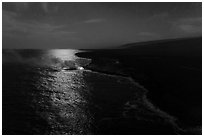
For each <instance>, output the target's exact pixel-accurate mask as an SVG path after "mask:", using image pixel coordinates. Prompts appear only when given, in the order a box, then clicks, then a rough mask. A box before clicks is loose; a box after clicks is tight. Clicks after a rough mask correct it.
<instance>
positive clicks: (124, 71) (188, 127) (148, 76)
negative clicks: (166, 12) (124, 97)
mask: <svg viewBox="0 0 204 137" xmlns="http://www.w3.org/2000/svg"><path fill="white" fill-rule="evenodd" d="M76 55H77V56H79V57H83V58H90V59H92V63H91V64H89V65H88V66H86V67H85V69H89V70H93V71H97V72H102V73H106V74H112V75H122V76H127V77H131V78H133V79H134V80H135V81H136V82H138V83H139V84H140V85H142V86H144V87H145V88H146V89H147V90H148V93H147V98H148V100H150V101H151V102H152V103H153V104H154V105H155V106H157V107H158V108H160V109H161V110H162V111H164V112H166V113H168V114H169V115H171V116H174V117H175V118H177V123H176V124H177V125H178V126H179V128H181V129H182V132H181V131H180V132H178V134H202V133H201V129H202V128H201V127H202V38H201V37H198V38H185V39H175V40H162V41H153V42H143V43H135V44H127V45H124V46H121V47H120V48H119V49H108V50H89V51H87V52H81V53H76ZM124 92H125V91H124ZM105 121H106V120H105ZM102 123H105V124H104V125H105V127H107V125H109V127H107V128H104V131H103V133H106V134H127V133H129V134H154V132H155V134H158V133H161V134H174V133H173V132H171V131H172V130H171V128H172V127H169V125H168V124H167V125H162V124H159V123H151V122H150V123H149V122H147V121H138V120H136V119H115V120H108V122H107V121H106V122H102ZM107 123H108V124H107ZM130 123H131V124H130ZM102 125H103V124H102ZM104 125H103V127H104ZM111 125H116V126H111ZM130 125H131V126H130ZM122 127H126V128H122ZM162 127H163V128H162ZM118 129H124V131H121V130H118Z"/></svg>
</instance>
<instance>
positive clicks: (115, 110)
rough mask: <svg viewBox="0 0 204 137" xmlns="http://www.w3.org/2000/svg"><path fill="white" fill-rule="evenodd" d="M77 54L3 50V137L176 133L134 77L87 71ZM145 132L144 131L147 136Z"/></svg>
mask: <svg viewBox="0 0 204 137" xmlns="http://www.w3.org/2000/svg"><path fill="white" fill-rule="evenodd" d="M77 52H81V51H78V50H3V80H2V81H3V105H2V106H3V117H2V119H3V126H2V128H3V134H42V135H43V134H59V135H65V134H175V133H178V132H180V131H179V130H180V129H179V128H178V127H177V125H176V124H175V121H176V119H175V118H174V117H173V116H170V115H168V114H167V113H165V112H163V111H161V110H160V109H158V108H156V107H155V106H154V105H153V104H151V103H150V102H149V101H148V100H147V98H146V93H147V92H148V91H147V90H146V89H145V88H144V87H143V86H141V85H140V84H139V83H137V82H135V81H134V80H133V79H132V78H130V77H123V76H117V75H110V74H104V73H99V72H95V71H91V70H86V69H84V66H85V65H87V64H89V63H90V62H91V59H84V58H79V57H76V56H75V53H77ZM145 131H146V132H145Z"/></svg>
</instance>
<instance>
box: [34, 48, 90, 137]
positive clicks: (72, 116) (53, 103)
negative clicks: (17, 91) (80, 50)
mask: <svg viewBox="0 0 204 137" xmlns="http://www.w3.org/2000/svg"><path fill="white" fill-rule="evenodd" d="M75 52H76V51H74V50H50V51H49V52H48V55H51V57H55V58H58V59H60V60H62V61H66V60H71V61H73V62H74V61H75V59H76V57H75V56H74V53H75ZM46 73H47V74H46V75H45V76H46V77H40V79H39V83H38V84H40V86H41V88H42V87H43V89H44V90H45V91H51V92H47V94H48V96H49V105H50V106H48V107H50V108H49V110H52V111H51V112H50V111H47V112H45V111H44V112H42V113H47V114H45V115H46V118H47V120H48V121H49V123H50V126H51V133H50V134H87V133H89V132H90V131H89V130H90V122H91V116H88V115H89V112H88V102H87V100H86V97H85V95H86V94H88V90H87V87H86V84H85V81H84V80H83V71H81V70H75V71H63V70H61V71H54V72H46ZM47 76H49V77H50V78H48V77H47ZM41 90H42V89H41ZM45 97H46V95H45ZM41 99H42V100H43V99H44V98H41ZM40 105H48V104H40ZM89 134H90V133H89Z"/></svg>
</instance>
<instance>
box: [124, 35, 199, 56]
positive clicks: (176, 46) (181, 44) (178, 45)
mask: <svg viewBox="0 0 204 137" xmlns="http://www.w3.org/2000/svg"><path fill="white" fill-rule="evenodd" d="M120 49H123V50H130V49H131V52H132V51H134V54H137V55H139V54H140V55H171V56H172V55H176V56H178V55H182V56H183V55H184V56H185V55H187V56H189V55H190V56H202V37H195V38H182V39H168V40H158V41H148V42H140V43H131V44H126V45H123V46H121V47H120ZM130 54H131V53H130Z"/></svg>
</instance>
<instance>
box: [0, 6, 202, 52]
mask: <svg viewBox="0 0 204 137" xmlns="http://www.w3.org/2000/svg"><path fill="white" fill-rule="evenodd" d="M2 14H3V15H2V19H3V20H2V26H3V48H46V49H50V48H80V49H82V48H83V49H85V48H110V47H116V46H120V45H123V44H126V43H132V42H139V41H149V40H157V39H169V38H180V37H195V36H201V35H202V4H201V3H158V2H155V3H147V2H145V3H137V2H135V3H129V2H128V3H127V2H126V3H124V2H123V3H99V2H97V3H88V2H86V3H70V2H67V3H62V2H60V3H42V2H41V3H22V2H18V3H13V2H10V3H5V2H4V3H3V12H2Z"/></svg>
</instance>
